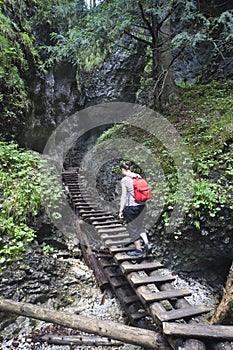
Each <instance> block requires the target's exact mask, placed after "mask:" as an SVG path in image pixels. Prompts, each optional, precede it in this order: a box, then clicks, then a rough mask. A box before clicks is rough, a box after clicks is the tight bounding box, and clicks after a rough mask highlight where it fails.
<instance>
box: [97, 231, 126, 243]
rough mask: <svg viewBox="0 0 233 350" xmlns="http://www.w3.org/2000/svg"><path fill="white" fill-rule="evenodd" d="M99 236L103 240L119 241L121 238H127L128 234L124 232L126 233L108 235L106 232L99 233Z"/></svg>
mask: <svg viewBox="0 0 233 350" xmlns="http://www.w3.org/2000/svg"><path fill="white" fill-rule="evenodd" d="M101 238H102V239H103V240H112V241H116V240H118V241H120V240H122V239H128V238H129V234H128V233H127V232H126V233H121V234H120V233H118V234H115V235H108V234H102V235H101Z"/></svg>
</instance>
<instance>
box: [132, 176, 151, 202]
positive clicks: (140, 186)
mask: <svg viewBox="0 0 233 350" xmlns="http://www.w3.org/2000/svg"><path fill="white" fill-rule="evenodd" d="M129 177H130V178H131V179H132V180H133V188H134V199H135V201H136V202H145V201H147V199H150V198H152V192H151V189H150V186H149V185H148V183H147V181H146V180H145V179H143V178H142V177H140V176H135V177H132V176H129Z"/></svg>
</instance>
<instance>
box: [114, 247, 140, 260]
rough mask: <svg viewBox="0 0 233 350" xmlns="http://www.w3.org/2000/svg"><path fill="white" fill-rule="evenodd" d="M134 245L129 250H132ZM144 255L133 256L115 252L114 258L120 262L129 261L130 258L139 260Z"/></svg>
mask: <svg viewBox="0 0 233 350" xmlns="http://www.w3.org/2000/svg"><path fill="white" fill-rule="evenodd" d="M134 249H135V247H134V248H133V249H131V250H134ZM128 250H129V249H128ZM145 258H146V257H135V256H129V255H127V254H126V253H117V254H116V255H115V256H114V260H115V261H117V262H121V261H127V260H128V261H130V260H138V261H141V260H144V259H145Z"/></svg>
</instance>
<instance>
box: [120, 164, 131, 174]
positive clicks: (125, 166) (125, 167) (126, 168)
mask: <svg viewBox="0 0 233 350" xmlns="http://www.w3.org/2000/svg"><path fill="white" fill-rule="evenodd" d="M121 172H122V174H123V175H127V174H128V173H130V172H131V162H123V163H121Z"/></svg>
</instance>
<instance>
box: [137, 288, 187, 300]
mask: <svg viewBox="0 0 233 350" xmlns="http://www.w3.org/2000/svg"><path fill="white" fill-rule="evenodd" d="M138 293H139V294H140V297H141V298H142V299H143V301H145V302H147V303H150V302H152V301H160V300H167V299H173V298H183V297H185V296H188V295H192V293H191V292H190V291H189V290H188V289H185V288H183V289H172V290H167V291H159V292H152V291H150V290H149V289H148V288H147V287H139V288H138Z"/></svg>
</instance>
